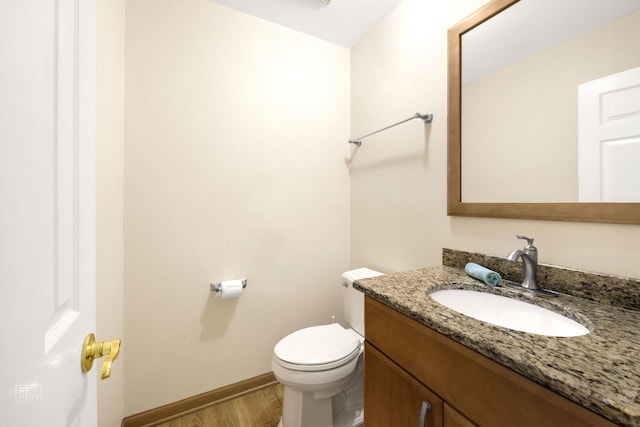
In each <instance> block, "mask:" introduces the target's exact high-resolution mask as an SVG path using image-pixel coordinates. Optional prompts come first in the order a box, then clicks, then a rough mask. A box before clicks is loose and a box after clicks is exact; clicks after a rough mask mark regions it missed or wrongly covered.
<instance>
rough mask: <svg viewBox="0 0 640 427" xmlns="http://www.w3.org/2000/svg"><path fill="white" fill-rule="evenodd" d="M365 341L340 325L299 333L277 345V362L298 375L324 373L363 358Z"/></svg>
mask: <svg viewBox="0 0 640 427" xmlns="http://www.w3.org/2000/svg"><path fill="white" fill-rule="evenodd" d="M361 342H362V340H361V339H359V337H358V336H357V334H355V333H353V332H350V331H348V330H347V329H344V328H343V327H342V326H340V325H339V324H337V323H333V324H330V325H321V326H312V327H309V328H304V329H300V330H298V331H295V332H293V333H291V334H289V335H287V336H286V337H284V338H283V339H281V340H280V341H279V342H278V344H276V346H275V348H274V350H273V352H274V355H275V360H276V362H277V363H278V364H279V365H280V366H282V367H284V368H287V369H291V370H295V371H324V370H328V369H333V368H335V367H338V366H342V365H344V364H345V363H347V362H349V361H351V360H353V359H354V358H355V357H357V356H358V354H360V349H361Z"/></svg>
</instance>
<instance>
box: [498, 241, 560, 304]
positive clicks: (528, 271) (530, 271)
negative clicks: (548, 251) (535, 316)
mask: <svg viewBox="0 0 640 427" xmlns="http://www.w3.org/2000/svg"><path fill="white" fill-rule="evenodd" d="M516 237H517V238H518V239H522V240H526V241H527V244H526V246H525V247H524V249H522V250H519V249H516V250H514V251H511V252H510V253H509V255H507V260H509V261H514V262H515V261H517V260H518V258H521V259H522V264H523V268H524V271H523V276H524V277H523V278H522V283H521V284H520V285H516V286H513V287H518V288H524V289H526V290H528V291H529V292H532V293H534V294H536V295H540V296H547V297H557V296H558V294H557V293H555V292H551V291H547V290H545V289H542V288H541V287H540V285H538V248H536V247H535V246H533V239H532V238H531V237H527V236H521V235H516Z"/></svg>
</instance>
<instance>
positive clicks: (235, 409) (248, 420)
mask: <svg viewBox="0 0 640 427" xmlns="http://www.w3.org/2000/svg"><path fill="white" fill-rule="evenodd" d="M282 394H283V388H282V385H280V384H274V385H271V386H268V387H264V388H261V389H258V390H255V391H252V392H250V393H247V394H244V395H241V396H238V397H235V398H233V399H229V400H226V401H224V402H220V403H216V404H215V405H212V406H209V407H206V408H203V409H200V410H198V411H195V412H190V413H188V414H185V415H183V416H181V417H180V418H175V419H173V420H170V421H166V422H163V423H162V424H157V425H156V426H157V427H276V426H277V425H278V422H279V421H280V415H281V414H282Z"/></svg>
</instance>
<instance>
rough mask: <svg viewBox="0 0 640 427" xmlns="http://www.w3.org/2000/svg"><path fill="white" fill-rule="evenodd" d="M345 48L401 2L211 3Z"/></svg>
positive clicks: (303, 0) (283, 0) (265, 0)
mask: <svg viewBox="0 0 640 427" xmlns="http://www.w3.org/2000/svg"><path fill="white" fill-rule="evenodd" d="M211 1H213V2H214V3H218V4H221V5H223V6H226V7H229V8H232V9H235V10H238V11H240V12H244V13H247V14H249V15H253V16H256V17H258V18H262V19H265V20H267V21H271V22H273V23H275V24H279V25H283V26H285V27H289V28H292V29H294V30H297V31H300V32H303V33H306V34H309V35H311V36H314V37H318V38H320V39H323V40H326V41H328V42H331V43H335V44H338V45H341V46H345V47H351V46H353V45H354V44H356V43H357V42H358V41H359V40H360V39H361V38H362V37H363V36H364V35H365V34H366V33H367V32H368V31H369V30H370V29H371V28H373V27H374V26H375V25H376V24H377V23H378V22H380V21H381V20H382V18H383V17H384V16H385V15H387V14H388V13H389V12H390V11H391V10H392V9H393V8H394V7H395V6H396V5H397V4H398V3H400V2H401V1H402V0H331V2H330V4H328V5H327V4H325V3H324V2H322V1H320V0H211Z"/></svg>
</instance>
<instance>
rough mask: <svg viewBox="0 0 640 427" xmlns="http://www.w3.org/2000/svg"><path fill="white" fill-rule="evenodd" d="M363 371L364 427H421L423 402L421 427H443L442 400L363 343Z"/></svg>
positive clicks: (367, 344) (373, 348)
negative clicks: (422, 417) (423, 412)
mask: <svg viewBox="0 0 640 427" xmlns="http://www.w3.org/2000/svg"><path fill="white" fill-rule="evenodd" d="M364 369H365V377H364V416H365V425H366V427H389V426H410V427H414V426H420V423H419V422H420V412H421V409H422V408H423V402H428V404H429V406H430V410H428V411H427V412H426V417H425V422H424V427H441V426H442V418H443V415H442V411H443V408H442V403H443V402H442V399H440V398H439V397H438V396H437V395H436V394H434V393H433V392H432V391H431V390H429V389H428V388H426V387H425V386H424V385H422V384H421V383H420V382H418V380H416V379H415V378H413V377H412V376H411V375H409V374H408V373H406V372H405V371H404V370H402V369H401V368H400V367H399V366H398V365H396V364H395V363H394V362H392V361H391V360H389V359H388V358H387V357H386V356H384V355H383V354H382V353H380V352H379V351H378V350H376V348H375V347H373V346H371V345H370V344H369V343H366V342H365V363H364ZM420 427H422V426H420Z"/></svg>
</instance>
